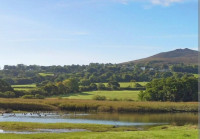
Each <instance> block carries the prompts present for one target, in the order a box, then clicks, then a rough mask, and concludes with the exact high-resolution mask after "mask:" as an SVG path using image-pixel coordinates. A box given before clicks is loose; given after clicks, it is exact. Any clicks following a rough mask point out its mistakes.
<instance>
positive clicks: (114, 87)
mask: <svg viewBox="0 0 200 139" xmlns="http://www.w3.org/2000/svg"><path fill="white" fill-rule="evenodd" d="M108 87H109V88H110V89H112V90H118V89H120V84H119V83H118V82H116V81H109V82H108Z"/></svg>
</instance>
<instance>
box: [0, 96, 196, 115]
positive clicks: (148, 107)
mask: <svg viewBox="0 0 200 139" xmlns="http://www.w3.org/2000/svg"><path fill="white" fill-rule="evenodd" d="M1 109H3V110H7V109H10V110H22V111H38V110H40V111H46V110H48V111H51V110H52V111H58V110H68V111H97V112H127V113H131V112H151V113H153V112H197V111H198V102H134V101H96V100H83V99H81V100H79V99H74V100H73V99H59V98H48V99H43V100H41V99H20V98H18V99H16V98H15V99H6V98H0V110H1Z"/></svg>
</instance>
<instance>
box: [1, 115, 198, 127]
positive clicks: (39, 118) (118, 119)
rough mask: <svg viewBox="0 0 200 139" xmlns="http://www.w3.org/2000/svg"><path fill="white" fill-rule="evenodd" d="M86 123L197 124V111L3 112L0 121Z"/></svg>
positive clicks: (136, 124) (126, 124)
mask: <svg viewBox="0 0 200 139" xmlns="http://www.w3.org/2000/svg"><path fill="white" fill-rule="evenodd" d="M4 121H8V122H9V121H13V122H37V123H88V124H105V125H116V126H149V125H163V124H176V125H184V124H197V123H198V113H132V114H130V113H129V114H127V113H121V114H120V113H74V112H62V113H57V112H55V113H54V112H46V113H43V112H40V113H30V112H29V113H15V114H14V113H5V114H3V115H0V122H4Z"/></svg>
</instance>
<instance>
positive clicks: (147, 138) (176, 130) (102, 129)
mask: <svg viewBox="0 0 200 139" xmlns="http://www.w3.org/2000/svg"><path fill="white" fill-rule="evenodd" d="M0 128H1V129H4V130H15V131H16V130H17V131H18V130H24V131H29V130H34V129H41V128H43V129H88V130H89V131H86V132H75V133H39V134H0V138H1V139H33V138H34V139H46V138H48V139H64V138H66V139H80V138H81V139H102V138H103V139H121V138H123V139H161V138H162V139H197V138H198V129H197V125H184V126H176V125H163V126H156V127H151V128H149V129H142V130H141V129H140V130H141V131H139V130H138V129H135V128H134V127H114V126H108V125H93V124H69V123H65V124H60V123H56V124H39V123H17V122H2V123H0Z"/></svg>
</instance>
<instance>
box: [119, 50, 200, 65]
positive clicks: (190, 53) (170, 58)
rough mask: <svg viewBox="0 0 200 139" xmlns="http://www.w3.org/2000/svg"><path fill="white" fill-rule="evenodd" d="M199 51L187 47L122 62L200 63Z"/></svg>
mask: <svg viewBox="0 0 200 139" xmlns="http://www.w3.org/2000/svg"><path fill="white" fill-rule="evenodd" d="M198 53H199V52H198V51H195V50H191V49H188V48H185V49H176V50H174V51H169V52H163V53H159V54H156V55H153V56H150V57H147V58H143V59H139V60H134V61H129V62H125V63H122V64H129V63H135V64H136V63H137V64H139V63H141V64H144V63H148V62H150V63H155V64H176V63H184V64H197V63H198Z"/></svg>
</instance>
